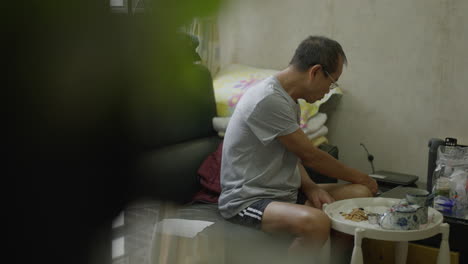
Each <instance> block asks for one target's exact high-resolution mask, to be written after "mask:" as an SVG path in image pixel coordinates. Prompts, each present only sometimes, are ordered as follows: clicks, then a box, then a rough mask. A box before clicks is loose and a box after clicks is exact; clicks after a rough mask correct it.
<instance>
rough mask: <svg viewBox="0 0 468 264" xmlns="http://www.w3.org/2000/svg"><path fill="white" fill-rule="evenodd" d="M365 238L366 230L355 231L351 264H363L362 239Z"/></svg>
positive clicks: (357, 229) (358, 229)
mask: <svg viewBox="0 0 468 264" xmlns="http://www.w3.org/2000/svg"><path fill="white" fill-rule="evenodd" d="M363 238H364V229H362V228H356V230H355V231H354V248H353V255H352V257H351V264H363V261H364V260H363V257H362V246H361V245H362V239H363Z"/></svg>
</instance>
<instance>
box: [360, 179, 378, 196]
mask: <svg viewBox="0 0 468 264" xmlns="http://www.w3.org/2000/svg"><path fill="white" fill-rule="evenodd" d="M361 179H362V180H361V181H359V182H356V183H359V184H362V185H364V186H366V187H367V188H369V190H370V191H371V192H372V194H376V193H377V191H378V190H379V186H378V185H377V182H376V181H375V180H374V179H373V178H372V177H370V176H369V175H365V176H364V177H362V178H361Z"/></svg>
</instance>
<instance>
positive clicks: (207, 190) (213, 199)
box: [192, 142, 223, 203]
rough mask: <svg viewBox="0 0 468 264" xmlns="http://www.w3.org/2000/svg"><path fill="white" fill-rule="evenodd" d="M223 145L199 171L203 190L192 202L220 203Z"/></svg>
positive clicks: (205, 161) (207, 158)
mask: <svg viewBox="0 0 468 264" xmlns="http://www.w3.org/2000/svg"><path fill="white" fill-rule="evenodd" d="M222 150H223V143H222V142H221V143H220V144H219V146H218V148H217V149H216V151H215V152H213V153H211V154H210V155H209V156H208V157H206V159H205V160H204V161H203V163H202V164H201V166H200V168H199V169H198V175H199V176H200V184H201V185H202V189H201V190H200V191H198V192H197V193H196V194H195V195H194V196H193V198H192V201H194V202H195V201H196V202H206V203H218V198H219V194H220V193H221V184H220V182H219V181H220V174H221V155H222Z"/></svg>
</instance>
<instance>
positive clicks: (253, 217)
mask: <svg viewBox="0 0 468 264" xmlns="http://www.w3.org/2000/svg"><path fill="white" fill-rule="evenodd" d="M306 201H307V197H306V196H305V195H304V193H302V192H301V191H299V193H298V195H297V201H296V204H305V202H306ZM271 202H273V200H271V199H262V200H260V201H257V202H255V203H253V204H251V205H250V206H248V207H247V208H245V209H244V210H242V211H240V212H239V213H238V214H237V215H235V216H233V217H231V218H229V219H227V220H228V221H230V222H233V223H236V224H240V225H244V226H249V227H253V228H256V229H261V228H262V218H263V212H264V211H265V208H266V207H267V206H268V205H269V204H270V203H271Z"/></svg>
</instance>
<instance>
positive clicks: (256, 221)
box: [227, 199, 273, 229]
mask: <svg viewBox="0 0 468 264" xmlns="http://www.w3.org/2000/svg"><path fill="white" fill-rule="evenodd" d="M271 202H273V200H271V199H263V200H260V201H257V202H255V203H253V204H251V205H250V206H248V207H247V208H245V209H244V210H242V211H240V212H239V213H238V214H236V215H235V216H233V217H231V218H229V219H227V220H228V221H230V222H233V223H235V224H240V225H244V226H248V227H253V228H256V229H262V217H263V212H264V211H265V208H266V207H267V206H268V205H269V204H270V203H271Z"/></svg>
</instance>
